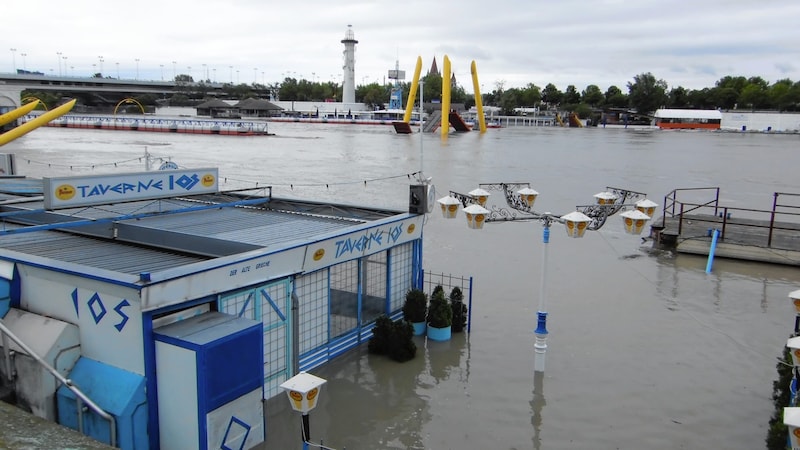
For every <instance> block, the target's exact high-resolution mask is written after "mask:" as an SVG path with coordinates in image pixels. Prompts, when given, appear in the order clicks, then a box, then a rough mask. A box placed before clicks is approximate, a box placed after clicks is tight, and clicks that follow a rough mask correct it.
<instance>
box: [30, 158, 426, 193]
mask: <svg viewBox="0 0 800 450" xmlns="http://www.w3.org/2000/svg"><path fill="white" fill-rule="evenodd" d="M149 157H150V159H151V160H154V161H158V162H167V161H172V158H171V157H164V156H154V155H152V154H150V155H149ZM144 158H145V156H138V157H136V158H129V159H123V160H120V161H113V162H107V163H94V164H54V163H48V162H42V161H37V160H35V159H30V158H26V159H25V161H26V162H27V163H28V164H38V165H42V166H47V167H61V168H69V169H70V170H76V169H78V170H79V169H92V170H94V169H95V168H99V167H120V166H123V165H125V164H129V163H133V162H138V163H141V162H142V161H143V160H144ZM179 167H180V168H182V169H185V168H186V167H182V166H179ZM420 173H421V172H412V173H404V174H399V175H389V176H385V177H377V178H367V179H360V180H351V181H337V182H329V183H284V184H276V183H264V182H261V181H253V180H244V179H238V178H233V177H220V178H222V181H223V183H228V182H238V183H248V184H252V185H254V186H256V187H259V186H266V185H270V186H273V187H288V188H289V189H291V190H294V188H318V187H323V186H324V187H325V188H327V189H330V188H331V187H336V186H351V185H356V184H363V185H364V187H367V184H368V183H376V182H380V181H388V180H394V179H398V178H406V179H408V180H412V179H414V177H416V176H417V175H419V174H420Z"/></svg>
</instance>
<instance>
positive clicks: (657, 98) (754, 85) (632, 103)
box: [23, 72, 800, 118]
mask: <svg viewBox="0 0 800 450" xmlns="http://www.w3.org/2000/svg"><path fill="white" fill-rule="evenodd" d="M96 76H99V74H97V75H96ZM421 81H422V85H423V89H424V92H423V100H424V101H425V102H426V103H427V102H435V101H440V100H441V97H442V77H441V75H437V74H429V75H426V76H424V77H422V80H421ZM175 83H176V88H175V92H174V93H173V94H172V96H170V97H169V98H159V97H158V96H155V95H149V94H148V95H137V96H133V98H135V99H136V100H137V101H139V102H140V103H142V104H143V105H146V106H155V105H158V104H164V103H168V104H170V105H173V106H193V105H197V104H198V103H201V102H203V101H205V100H208V99H209V98H211V97H212V96H216V97H218V98H224V99H239V100H243V99H245V98H248V97H258V98H266V99H275V100H285V101H315V102H324V101H334V102H341V101H342V87H341V85H340V84H339V83H335V82H332V81H328V82H312V81H309V80H306V79H300V80H298V79H296V78H292V77H286V78H285V79H284V80H283V81H281V82H278V83H273V84H266V85H265V84H259V83H253V84H236V85H235V84H232V83H225V84H223V85H222V87H221V88H220V87H219V85H218V84H216V83H212V82H211V81H210V80H200V81H197V82H195V80H194V79H193V78H192V77H191V76H190V75H186V74H180V75H177V76H176V77H175ZM399 87H400V88H401V89H402V91H403V104H405V103H406V101H407V99H408V92H409V90H410V89H411V83H410V82H409V83H400V85H399ZM392 88H393V85H392V84H381V83H370V84H364V85H360V86H357V87H356V90H355V94H356V102H359V103H364V104H366V105H367V106H369V107H370V108H372V109H384V108H385V107H386V106H387V105H388V103H389V95H390V93H391V90H392ZM625 88H626V91H623V90H622V89H621V88H619V87H618V86H611V87H609V88H608V89H606V91H605V92H603V91H602V90H601V89H600V88H599V87H598V86H597V85H594V84H590V85H588V86H586V88H584V89H583V90H582V91H578V88H577V87H575V86H574V85H569V86H567V88H566V90H564V91H563V92H562V91H561V90H559V89H558V88H557V87H556V86H555V85H554V84H553V83H548V84H547V85H546V86H545V87H544V88H541V87H539V86H537V85H535V84H533V83H528V84H527V85H526V86H524V87H522V88H505V82H503V81H499V82H497V83H495V86H494V89H493V90H492V91H491V92H485V93H481V94H482V102H483V105H484V106H493V107H497V108H499V109H500V111H501V114H503V115H515V114H516V112H515V110H516V109H518V108H538V109H539V110H542V111H544V110H559V111H571V112H575V113H577V114H578V115H579V116H580V117H582V118H586V117H590V116H592V115H593V114H594V113H595V112H596V111H598V110H604V109H609V108H618V109H630V110H632V111H636V112H637V113H638V114H641V115H650V114H652V113H653V112H654V111H655V110H656V109H659V108H691V109H723V110H731V109H744V110H773V111H800V82H794V81H792V80H790V79H788V78H786V79H782V80H778V81H776V82H775V83H772V84H770V83H768V82H767V81H766V80H764V79H763V78H761V77H750V78H746V77H743V76H726V77H723V78H720V79H719V81H717V82H716V84H715V85H714V87H711V88H703V89H691V90H690V89H685V88H683V87H680V86H679V87H674V88H672V89H669V88H668V86H667V82H666V81H664V80H661V79H657V78H656V77H655V76H654V75H653V74H652V73H649V72H647V73H642V74H639V75H636V76H634V77H633V80H632V81H630V82H628V83H627V86H625ZM25 96H33V97H37V98H39V99H41V100H43V101H44V102H45V103H46V104H48V105H52V104H55V103H57V102H58V100H59V99H61V98H62V97H76V96H77V97H80V101H79V103H82V104H85V105H88V106H94V105H97V104H99V103H102V102H104V101H105V102H106V103H108V101H113V100H115V99H109V98H108V95H107V94H104V95H103V96H100V95H93V94H72V95H70V94H69V93H66V92H65V93H58V92H33V91H30V92H29V91H26V92H23V97H25ZM450 97H451V98H450V101H451V103H461V104H464V106H465V107H466V108H470V107H472V106H474V105H475V100H474V98H473V95H472V94H470V93H467V92H466V91H465V90H464V88H463V87H462V86H461V85H459V84H458V83H457V82H455V83H453V84H452V86H451V89H450ZM118 100H119V99H116V101H118ZM416 101H417V102H419V95H417V98H416Z"/></svg>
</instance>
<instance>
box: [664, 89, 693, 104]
mask: <svg viewBox="0 0 800 450" xmlns="http://www.w3.org/2000/svg"><path fill="white" fill-rule="evenodd" d="M669 106H670V108H686V107H687V106H689V93H688V92H686V89H684V88H683V87H681V86H678V87H675V88H672V89H670V91H669Z"/></svg>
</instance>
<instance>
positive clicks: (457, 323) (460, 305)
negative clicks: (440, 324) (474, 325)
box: [450, 286, 468, 332]
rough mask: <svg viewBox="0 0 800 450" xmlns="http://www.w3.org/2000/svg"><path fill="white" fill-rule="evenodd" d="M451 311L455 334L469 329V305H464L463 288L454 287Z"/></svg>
mask: <svg viewBox="0 0 800 450" xmlns="http://www.w3.org/2000/svg"><path fill="white" fill-rule="evenodd" d="M450 309H452V310H453V328H452V331H454V332H461V331H464V329H465V328H466V327H467V312H468V308H467V305H465V304H464V293H463V292H461V288H459V287H458V286H456V287H454V288H453V290H451V291H450Z"/></svg>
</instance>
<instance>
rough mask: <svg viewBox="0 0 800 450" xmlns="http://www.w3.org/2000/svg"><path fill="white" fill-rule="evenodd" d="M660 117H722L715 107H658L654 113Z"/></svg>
mask: <svg viewBox="0 0 800 450" xmlns="http://www.w3.org/2000/svg"><path fill="white" fill-rule="evenodd" d="M654 116H655V117H656V118H660V119H720V120H721V119H722V113H721V112H720V111H719V110H716V109H659V110H656V113H655V114H654Z"/></svg>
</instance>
